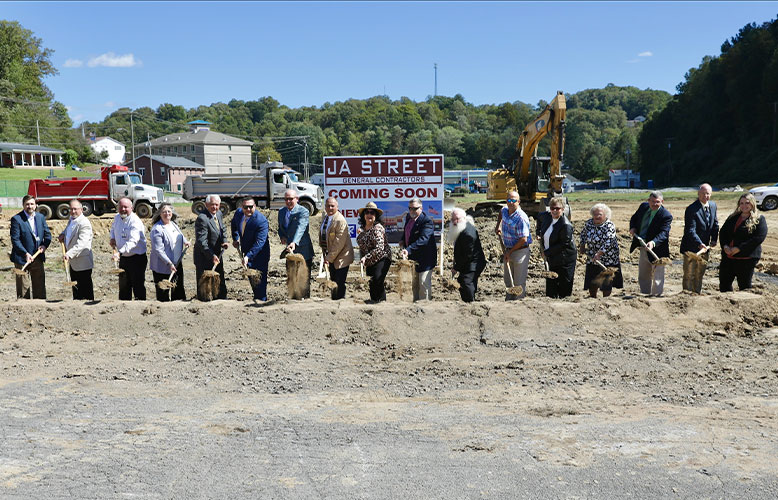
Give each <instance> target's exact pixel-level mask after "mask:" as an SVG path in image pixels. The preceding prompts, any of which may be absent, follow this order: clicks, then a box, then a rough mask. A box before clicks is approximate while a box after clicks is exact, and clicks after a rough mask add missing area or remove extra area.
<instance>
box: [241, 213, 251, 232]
mask: <svg viewBox="0 0 778 500" xmlns="http://www.w3.org/2000/svg"><path fill="white" fill-rule="evenodd" d="M248 221H249V218H248V217H246V216H245V215H244V216H243V223H242V224H241V225H240V235H241V236H243V231H245V230H246V223H247V222H248Z"/></svg>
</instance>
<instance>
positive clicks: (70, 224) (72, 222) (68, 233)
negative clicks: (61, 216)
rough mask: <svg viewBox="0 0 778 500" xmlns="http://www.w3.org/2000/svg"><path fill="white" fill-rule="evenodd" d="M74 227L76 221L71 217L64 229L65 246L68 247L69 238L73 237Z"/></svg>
mask: <svg viewBox="0 0 778 500" xmlns="http://www.w3.org/2000/svg"><path fill="white" fill-rule="evenodd" d="M75 226H76V219H74V218H73V217H71V218H70V220H69V221H68V227H66V228H65V246H68V245H70V238H72V237H73V229H74V228H75Z"/></svg>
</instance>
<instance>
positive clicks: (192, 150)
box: [190, 144, 195, 153]
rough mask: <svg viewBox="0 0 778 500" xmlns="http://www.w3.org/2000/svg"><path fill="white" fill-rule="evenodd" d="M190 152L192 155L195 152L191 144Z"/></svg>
mask: <svg viewBox="0 0 778 500" xmlns="http://www.w3.org/2000/svg"><path fill="white" fill-rule="evenodd" d="M190 151H191V152H192V153H194V152H195V149H194V144H192V146H191V149H190Z"/></svg>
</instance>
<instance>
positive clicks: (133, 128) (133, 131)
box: [130, 111, 136, 172]
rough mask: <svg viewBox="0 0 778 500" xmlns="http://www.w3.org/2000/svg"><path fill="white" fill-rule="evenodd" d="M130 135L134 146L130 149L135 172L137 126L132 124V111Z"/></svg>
mask: <svg viewBox="0 0 778 500" xmlns="http://www.w3.org/2000/svg"><path fill="white" fill-rule="evenodd" d="M130 134H131V135H132V139H131V140H132V145H131V147H130V151H131V154H132V171H133V172H135V171H136V170H135V126H133V124H132V111H130Z"/></svg>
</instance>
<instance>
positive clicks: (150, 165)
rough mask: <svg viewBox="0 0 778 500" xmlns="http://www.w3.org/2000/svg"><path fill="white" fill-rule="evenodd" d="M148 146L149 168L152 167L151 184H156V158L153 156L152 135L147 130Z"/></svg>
mask: <svg viewBox="0 0 778 500" xmlns="http://www.w3.org/2000/svg"><path fill="white" fill-rule="evenodd" d="M146 147H147V148H149V168H150V169H151V185H152V186H153V185H154V159H153V158H152V157H151V135H150V134H149V133H148V132H146Z"/></svg>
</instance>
